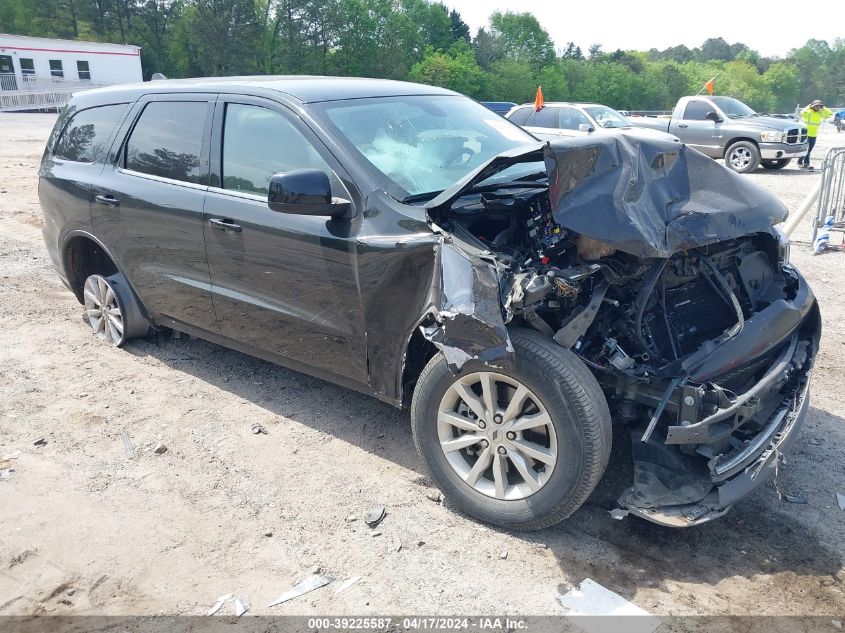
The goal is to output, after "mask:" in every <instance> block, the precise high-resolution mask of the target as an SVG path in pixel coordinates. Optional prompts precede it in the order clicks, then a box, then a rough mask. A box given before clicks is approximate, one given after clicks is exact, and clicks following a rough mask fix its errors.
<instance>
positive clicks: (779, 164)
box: [760, 158, 792, 169]
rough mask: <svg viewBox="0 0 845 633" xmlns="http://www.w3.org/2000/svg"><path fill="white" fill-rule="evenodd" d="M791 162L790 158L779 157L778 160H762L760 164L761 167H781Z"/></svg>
mask: <svg viewBox="0 0 845 633" xmlns="http://www.w3.org/2000/svg"><path fill="white" fill-rule="evenodd" d="M791 162H792V159H791V158H781V159H780V160H764V161H762V162H761V163H760V164H761V165H762V166H763V169H783V168H784V167H786V166H787V165H788V164H789V163H791Z"/></svg>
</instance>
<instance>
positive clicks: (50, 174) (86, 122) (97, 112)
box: [38, 103, 129, 270]
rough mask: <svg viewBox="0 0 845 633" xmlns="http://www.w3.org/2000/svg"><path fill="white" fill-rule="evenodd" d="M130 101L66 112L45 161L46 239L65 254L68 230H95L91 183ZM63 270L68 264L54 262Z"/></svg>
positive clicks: (42, 172)
mask: <svg viewBox="0 0 845 633" xmlns="http://www.w3.org/2000/svg"><path fill="white" fill-rule="evenodd" d="M127 110H129V104H126V103H116V104H111V105H104V106H97V107H95V108H88V109H85V110H78V111H74V109H73V108H72V107H71V108H69V109H68V110H67V111H66V112H65V114H64V115H63V119H62V122H61V123H59V125H58V127H57V131H56V135H55V138H51V139H50V141H49V143H48V145H49V148H48V149H49V151H48V153H47V156H46V159H45V160H44V161H43V162H42V164H41V169H40V171H39V176H40V180H39V182H38V198H39V200H40V201H41V207H42V209H43V210H44V239H45V240H47V241H48V244H51V245H52V248H50V249H48V250H49V252H50V253H51V255H53V256H54V257H60V256H61V255H60V253H61V252H62V240H63V239H64V237H65V233H67V232H70V231H75V230H84V231H90V230H91V186H92V185H93V184H94V183H95V182H96V181H97V178H98V177H99V175H100V172H101V171H102V170H103V163H104V162H105V160H106V155H107V154H108V150H109V147H110V146H111V143H112V138H113V137H114V135H115V133H116V131H117V128H118V126H119V124H120V122H121V120H122V119H123V117H124V115H125V114H126V112H127ZM54 263H55V265H56V267H57V268H58V269H59V270H63V269H64V263H63V262H60V261H56V262H54Z"/></svg>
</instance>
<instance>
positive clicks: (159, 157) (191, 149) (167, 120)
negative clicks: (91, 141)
mask: <svg viewBox="0 0 845 633" xmlns="http://www.w3.org/2000/svg"><path fill="white" fill-rule="evenodd" d="M207 113H208V103H207V102H205V101H153V102H151V103H148V104H147V106H146V107H145V108H144V111H143V112H142V113H141V117H140V118H139V119H138V122H137V123H136V124H135V128H134V129H133V130H132V132H131V134H130V135H129V140H128V141H127V142H126V150H125V152H126V153H125V162H124V165H125V167H126V169H130V170H132V171H136V172H140V173H142V174H150V175H151V176H160V177H162V178H170V179H172V180H181V181H184V182H191V183H198V182H199V180H200V151H201V149H202V139H203V130H204V129H205V117H206V116H207Z"/></svg>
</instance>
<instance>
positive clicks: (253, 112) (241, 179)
mask: <svg viewBox="0 0 845 633" xmlns="http://www.w3.org/2000/svg"><path fill="white" fill-rule="evenodd" d="M296 169H319V170H322V171H324V172H326V173H327V174H329V176H330V178H332V170H331V168H330V167H329V166H328V164H326V161H324V160H323V158H322V157H321V156H320V155H319V154H318V153H317V150H315V149H314V147H313V146H312V145H311V143H309V142H308V140H307V139H306V138H305V137H304V136H303V135H302V134H301V133H300V132H299V130H297V129H296V128H295V127H294V126H293V124H292V123H290V122H289V121H288V120H287V119H286V118H285V117H284V116H282V115H281V114H279V113H278V112H274V111H273V110H268V109H267V108H262V107H260V106H251V105H241V104H238V103H230V104H229V105H227V106H226V121H225V124H224V128H223V188H224V189H232V190H234V191H243V192H246V193H255V194H259V195H264V196H266V195H267V191H268V188H269V185H270V177H271V176H272V175H273V174H277V173H279V172H286V171H294V170H296ZM333 185H334V186H335V187H336V185H335V184H334V182H333ZM333 188H334V187H333Z"/></svg>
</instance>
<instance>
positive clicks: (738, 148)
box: [628, 95, 807, 174]
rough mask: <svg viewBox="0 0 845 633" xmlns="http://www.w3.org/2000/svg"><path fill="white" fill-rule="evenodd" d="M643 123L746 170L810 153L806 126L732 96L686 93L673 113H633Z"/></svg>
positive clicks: (779, 164)
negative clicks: (658, 114) (766, 113)
mask: <svg viewBox="0 0 845 633" xmlns="http://www.w3.org/2000/svg"><path fill="white" fill-rule="evenodd" d="M628 119H629V120H630V121H631V122H632V123H633V124H634V125H637V126H639V127H643V128H647V129H652V130H660V131H661V132H669V133H670V134H674V135H675V136H677V137H679V138H680V139H681V142H683V143H685V144H687V145H689V146H690V147H694V148H695V149H697V150H698V151H700V152H702V153H704V154H707V155H708V156H710V157H711V158H724V159H725V165H726V166H727V167H730V168H731V169H733V170H734V171H736V172H739V173H741V174H745V173H748V172H750V171H754V170H755V169H757V167H758V166H759V165H761V164H762V165H763V167H764V168H765V169H783V168H784V167H786V166H787V165H788V164H789V161H790V160H792V159H793V158H796V157H798V156H803V155H804V154H806V153H807V126H805V125H804V124H803V123H799V122H796V121H792V120H789V119H777V118H774V117H769V116H765V115H762V114H758V113H756V112H755V111H754V110H752V109H751V108H749V107H748V106H747V105H745V104H744V103H743V102H742V101H739V100H737V99H734V98H732V97H721V96H719V97H711V96H706V95H704V96H702V95H696V96H694V97H681V98H680V100H679V101H678V105H676V106H675V109H674V110H673V111H672V116H671V117H644V116H630V117H628Z"/></svg>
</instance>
